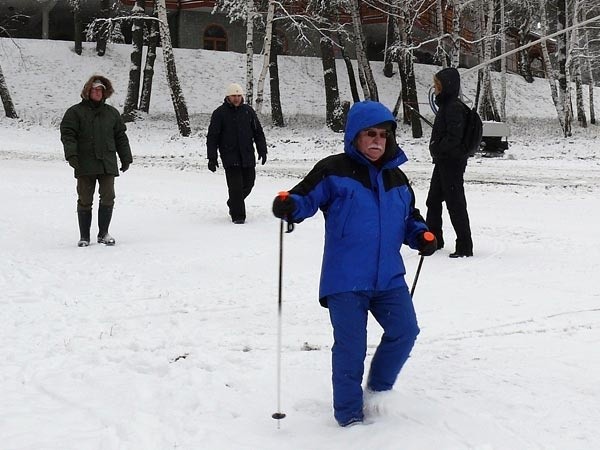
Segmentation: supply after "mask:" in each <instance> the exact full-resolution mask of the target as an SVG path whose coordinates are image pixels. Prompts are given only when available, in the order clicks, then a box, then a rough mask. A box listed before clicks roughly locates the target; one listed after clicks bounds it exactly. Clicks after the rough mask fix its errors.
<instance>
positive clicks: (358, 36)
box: [349, 0, 379, 101]
mask: <svg viewBox="0 0 600 450" xmlns="http://www.w3.org/2000/svg"><path fill="white" fill-rule="evenodd" d="M349 3H350V15H351V17H352V28H353V30H354V43H355V46H356V59H357V61H358V67H359V71H360V72H361V73H362V75H363V77H364V79H365V84H364V85H363V91H364V95H365V100H367V99H368V100H375V101H378V100H379V94H378V93H377V84H376V83H375V78H374V77H373V71H372V70H371V66H370V65H369V60H368V58H367V54H366V52H365V44H364V39H365V36H364V33H363V29H362V22H361V18H360V14H359V9H360V6H359V4H358V0H350V1H349Z"/></svg>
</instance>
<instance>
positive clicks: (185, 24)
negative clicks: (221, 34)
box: [178, 8, 320, 56]
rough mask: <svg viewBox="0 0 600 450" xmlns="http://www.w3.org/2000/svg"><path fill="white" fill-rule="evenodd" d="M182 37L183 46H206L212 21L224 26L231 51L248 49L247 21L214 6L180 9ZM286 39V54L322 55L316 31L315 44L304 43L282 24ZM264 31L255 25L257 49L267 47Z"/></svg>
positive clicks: (255, 46)
mask: <svg viewBox="0 0 600 450" xmlns="http://www.w3.org/2000/svg"><path fill="white" fill-rule="evenodd" d="M178 14H179V22H178V23H179V27H178V38H179V47H182V48H205V47H204V32H205V30H206V29H207V27H209V26H211V25H218V26H221V27H223V29H224V30H225V33H226V36H227V51H231V52H237V53H245V52H246V25H245V24H244V23H242V22H233V23H231V22H230V21H229V18H228V17H227V16H226V15H225V14H211V9H210V8H199V9H198V10H183V11H180V12H179V13H178ZM278 34H280V35H281V36H282V38H283V41H284V45H283V47H284V54H289V55H304V56H319V55H320V51H319V45H318V40H317V38H316V36H315V35H314V33H313V34H312V35H311V36H310V38H311V41H312V42H311V44H310V45H304V44H302V43H300V42H298V40H297V38H296V37H295V36H294V35H292V34H291V33H289V32H287V31H286V30H284V29H282V28H281V27H280V28H279V30H278ZM263 42H264V31H263V30H261V29H259V28H258V27H255V29H254V51H255V53H260V52H261V51H262V49H263Z"/></svg>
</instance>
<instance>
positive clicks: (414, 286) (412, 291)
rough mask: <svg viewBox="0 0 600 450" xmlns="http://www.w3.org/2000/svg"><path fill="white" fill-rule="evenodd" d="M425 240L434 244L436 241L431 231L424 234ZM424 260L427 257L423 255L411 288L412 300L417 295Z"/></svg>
mask: <svg viewBox="0 0 600 450" xmlns="http://www.w3.org/2000/svg"><path fill="white" fill-rule="evenodd" d="M423 239H425V240H426V241H427V242H432V241H433V240H434V239H435V236H434V235H433V233H432V232H431V231H426V232H425V233H423ZM423 259H425V256H423V255H421V257H420V258H419V265H418V266H417V273H416V274H415V279H414V280H413V284H412V288H410V296H411V298H412V296H413V294H414V293H415V288H416V287H417V280H418V279H419V274H420V273H421V266H422V265H423Z"/></svg>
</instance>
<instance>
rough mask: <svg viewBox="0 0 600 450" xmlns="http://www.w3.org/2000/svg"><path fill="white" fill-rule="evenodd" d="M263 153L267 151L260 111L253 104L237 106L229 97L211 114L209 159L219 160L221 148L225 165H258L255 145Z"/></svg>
mask: <svg viewBox="0 0 600 450" xmlns="http://www.w3.org/2000/svg"><path fill="white" fill-rule="evenodd" d="M253 142H254V143H255V144H256V151H257V153H258V155H259V156H263V155H266V154H267V143H266V140H265V134H264V132H263V129H262V127H261V125H260V122H259V121H258V117H257V116H256V113H255V112H254V110H253V109H252V107H250V106H249V105H246V104H245V103H242V104H241V105H240V106H234V105H233V104H231V103H230V102H229V101H228V99H227V98H225V100H224V101H223V104H222V105H221V106H219V107H218V108H217V109H215V110H214V112H213V113H212V117H211V118H210V125H209V127H208V135H207V138H206V146H207V153H208V155H207V156H208V159H209V161H216V160H217V150H218V151H219V154H220V155H221V162H222V163H223V167H224V168H228V167H234V166H239V167H254V166H256V159H255V157H254V145H253Z"/></svg>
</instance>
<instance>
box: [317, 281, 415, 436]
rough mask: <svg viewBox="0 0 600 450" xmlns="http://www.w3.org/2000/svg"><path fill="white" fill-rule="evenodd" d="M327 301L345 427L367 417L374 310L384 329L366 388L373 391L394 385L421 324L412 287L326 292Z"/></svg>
mask: <svg viewBox="0 0 600 450" xmlns="http://www.w3.org/2000/svg"><path fill="white" fill-rule="evenodd" d="M327 305H328V308H329V317H330V319H331V325H332V326H333V338H334V343H333V347H332V349H331V362H332V369H333V375H332V381H333V408H334V416H335V418H336V420H337V421H338V423H339V424H340V425H345V424H347V423H349V422H352V421H353V420H361V419H362V418H363V392H362V387H361V383H362V379H363V372H364V360H365V356H366V354H367V317H368V313H369V311H370V312H371V314H373V317H374V318H375V320H377V322H378V323H379V325H381V327H382V328H383V336H382V337H381V342H380V343H379V345H378V346H377V350H376V351H375V354H374V355H373V359H372V360H371V368H370V370H369V377H368V380H367V387H368V388H369V389H371V390H373V391H388V390H390V389H392V387H393V386H394V383H395V382H396V378H397V377H398V374H399V373H400V369H402V366H403V365H404V363H405V362H406V360H407V359H408V356H409V354H410V351H411V350H412V348H413V346H414V343H415V340H416V338H417V335H418V334H419V326H418V325H417V316H416V314H415V309H414V307H413V302H412V298H411V297H410V294H409V293H408V288H402V289H392V290H389V291H373V292H370V291H362V292H342V293H340V294H334V295H329V296H327Z"/></svg>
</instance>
